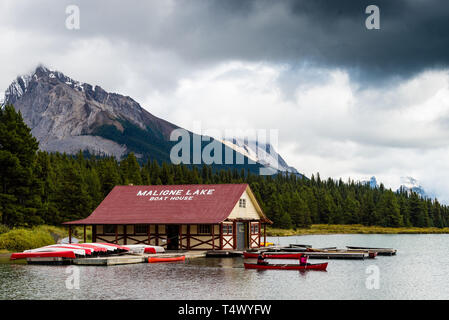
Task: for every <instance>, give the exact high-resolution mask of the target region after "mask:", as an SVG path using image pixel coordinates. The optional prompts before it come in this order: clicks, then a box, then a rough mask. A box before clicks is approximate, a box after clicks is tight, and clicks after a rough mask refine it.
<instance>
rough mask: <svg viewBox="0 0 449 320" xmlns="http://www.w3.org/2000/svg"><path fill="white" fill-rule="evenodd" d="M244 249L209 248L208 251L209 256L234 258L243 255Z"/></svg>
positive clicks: (207, 255)
mask: <svg viewBox="0 0 449 320" xmlns="http://www.w3.org/2000/svg"><path fill="white" fill-rule="evenodd" d="M242 256H243V251H238V250H209V251H207V253H206V257H208V258H233V257H242Z"/></svg>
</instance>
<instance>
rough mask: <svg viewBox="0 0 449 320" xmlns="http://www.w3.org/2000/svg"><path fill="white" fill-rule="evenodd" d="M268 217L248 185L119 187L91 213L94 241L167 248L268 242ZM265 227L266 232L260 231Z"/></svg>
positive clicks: (89, 220) (235, 247)
mask: <svg viewBox="0 0 449 320" xmlns="http://www.w3.org/2000/svg"><path fill="white" fill-rule="evenodd" d="M271 223H272V222H271V221H270V220H269V219H268V218H267V217H266V216H265V214H264V213H263V211H262V209H261V207H260V206H259V204H258V203H257V200H256V198H255V196H254V194H253V192H252V191H251V189H250V187H249V185H248V184H217V185H166V186H116V187H115V188H114V189H113V190H112V191H111V192H110V193H109V194H108V195H107V197H106V198H105V199H104V200H103V202H101V204H100V205H99V206H98V207H97V208H96V209H95V211H94V212H92V214H91V215H90V216H89V217H87V218H86V219H83V220H77V221H71V222H66V223H64V224H66V225H68V226H69V238H70V241H71V234H72V232H71V227H72V226H77V225H78V226H84V231H86V226H91V227H92V242H108V243H115V244H123V245H126V244H151V245H159V246H163V247H164V248H166V249H168V250H227V249H229V250H244V249H247V248H257V247H260V246H261V242H266V224H271ZM262 229H263V231H262Z"/></svg>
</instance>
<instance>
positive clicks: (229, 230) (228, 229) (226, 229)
mask: <svg viewBox="0 0 449 320" xmlns="http://www.w3.org/2000/svg"><path fill="white" fill-rule="evenodd" d="M230 234H232V224H224V225H223V235H230Z"/></svg>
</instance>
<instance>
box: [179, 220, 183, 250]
mask: <svg viewBox="0 0 449 320" xmlns="http://www.w3.org/2000/svg"><path fill="white" fill-rule="evenodd" d="M178 230H179V240H178V250H182V224H180V225H179V229H178Z"/></svg>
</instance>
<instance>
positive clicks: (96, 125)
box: [0, 66, 301, 175]
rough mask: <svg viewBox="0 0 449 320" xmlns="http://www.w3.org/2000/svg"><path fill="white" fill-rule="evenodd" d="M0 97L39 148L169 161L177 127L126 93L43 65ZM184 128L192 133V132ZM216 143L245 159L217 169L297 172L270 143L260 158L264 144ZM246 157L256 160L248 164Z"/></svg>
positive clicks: (15, 83) (16, 82)
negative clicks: (19, 116) (16, 112)
mask: <svg viewBox="0 0 449 320" xmlns="http://www.w3.org/2000/svg"><path fill="white" fill-rule="evenodd" d="M1 100H2V101H1ZM1 100H0V103H1V104H2V105H5V104H13V105H14V107H15V108H16V110H20V112H21V113H22V116H23V118H24V121H25V123H26V124H27V125H28V126H29V127H30V128H31V132H32V134H33V135H34V136H35V137H36V138H37V139H38V141H39V146H40V149H41V150H46V151H49V152H65V153H67V154H75V153H78V152H79V151H80V150H82V151H85V152H88V153H90V154H95V155H100V156H104V155H110V156H114V157H116V158H117V159H119V160H120V159H122V158H123V157H124V156H126V155H127V154H128V153H130V152H134V153H135V154H136V156H137V157H138V158H139V159H140V160H141V161H146V159H148V158H151V159H156V160H158V161H160V162H162V161H166V162H169V161H170V150H171V148H172V147H173V145H174V144H176V142H173V141H170V133H171V132H172V131H173V130H174V129H178V128H180V127H178V126H177V125H175V124H172V123H170V122H168V121H165V120H163V119H161V118H158V117H156V116H154V115H152V114H151V113H149V112H148V111H146V110H145V109H143V108H142V107H141V106H140V105H139V103H137V102H136V101H135V100H133V99H132V98H130V97H127V96H123V95H120V94H117V93H109V92H106V91H105V90H103V89H102V88H101V87H100V86H92V85H90V84H87V83H82V82H79V81H76V80H74V79H72V78H69V77H67V76H65V75H64V74H63V73H61V72H58V71H52V70H49V69H48V68H46V67H44V66H39V67H37V68H36V70H35V71H34V72H33V73H31V74H28V75H24V76H19V77H17V79H16V80H14V81H13V82H12V83H11V85H10V86H9V87H8V88H7V89H6V91H5V94H4V97H3V98H2V99H1ZM189 134H190V135H191V136H192V137H193V136H197V135H196V134H194V133H192V132H189ZM208 143H209V142H208ZM220 143H222V146H221V147H222V150H223V157H224V155H225V154H226V152H232V153H233V154H234V157H235V155H236V153H241V154H243V156H244V160H245V162H244V163H245V164H243V165H237V164H230V165H228V164H223V165H214V168H216V169H226V168H231V169H233V168H237V169H241V168H245V169H249V170H250V171H252V172H254V173H257V172H259V169H260V168H262V167H265V168H270V169H272V170H273V173H276V172H278V171H281V172H292V173H295V174H298V175H301V174H300V173H299V172H298V171H297V170H296V169H295V168H292V167H289V166H288V165H287V163H286V162H285V161H284V159H282V157H281V156H278V155H277V153H276V151H275V150H273V149H272V147H271V146H268V148H271V150H272V151H271V157H268V159H269V160H268V161H266V160H265V161H264V160H262V159H264V158H265V157H264V156H260V155H261V154H262V152H263V150H267V146H266V145H263V146H262V145H261V146H256V147H251V145H248V146H245V145H244V144H243V143H242V141H235V143H232V142H230V141H221V142H220ZM205 144H207V143H203V147H204V145H205ZM228 149H230V150H228ZM276 158H277V159H276ZM249 159H250V160H253V161H255V162H256V164H252V165H248V163H249ZM222 163H224V159H223V161H222Z"/></svg>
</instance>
